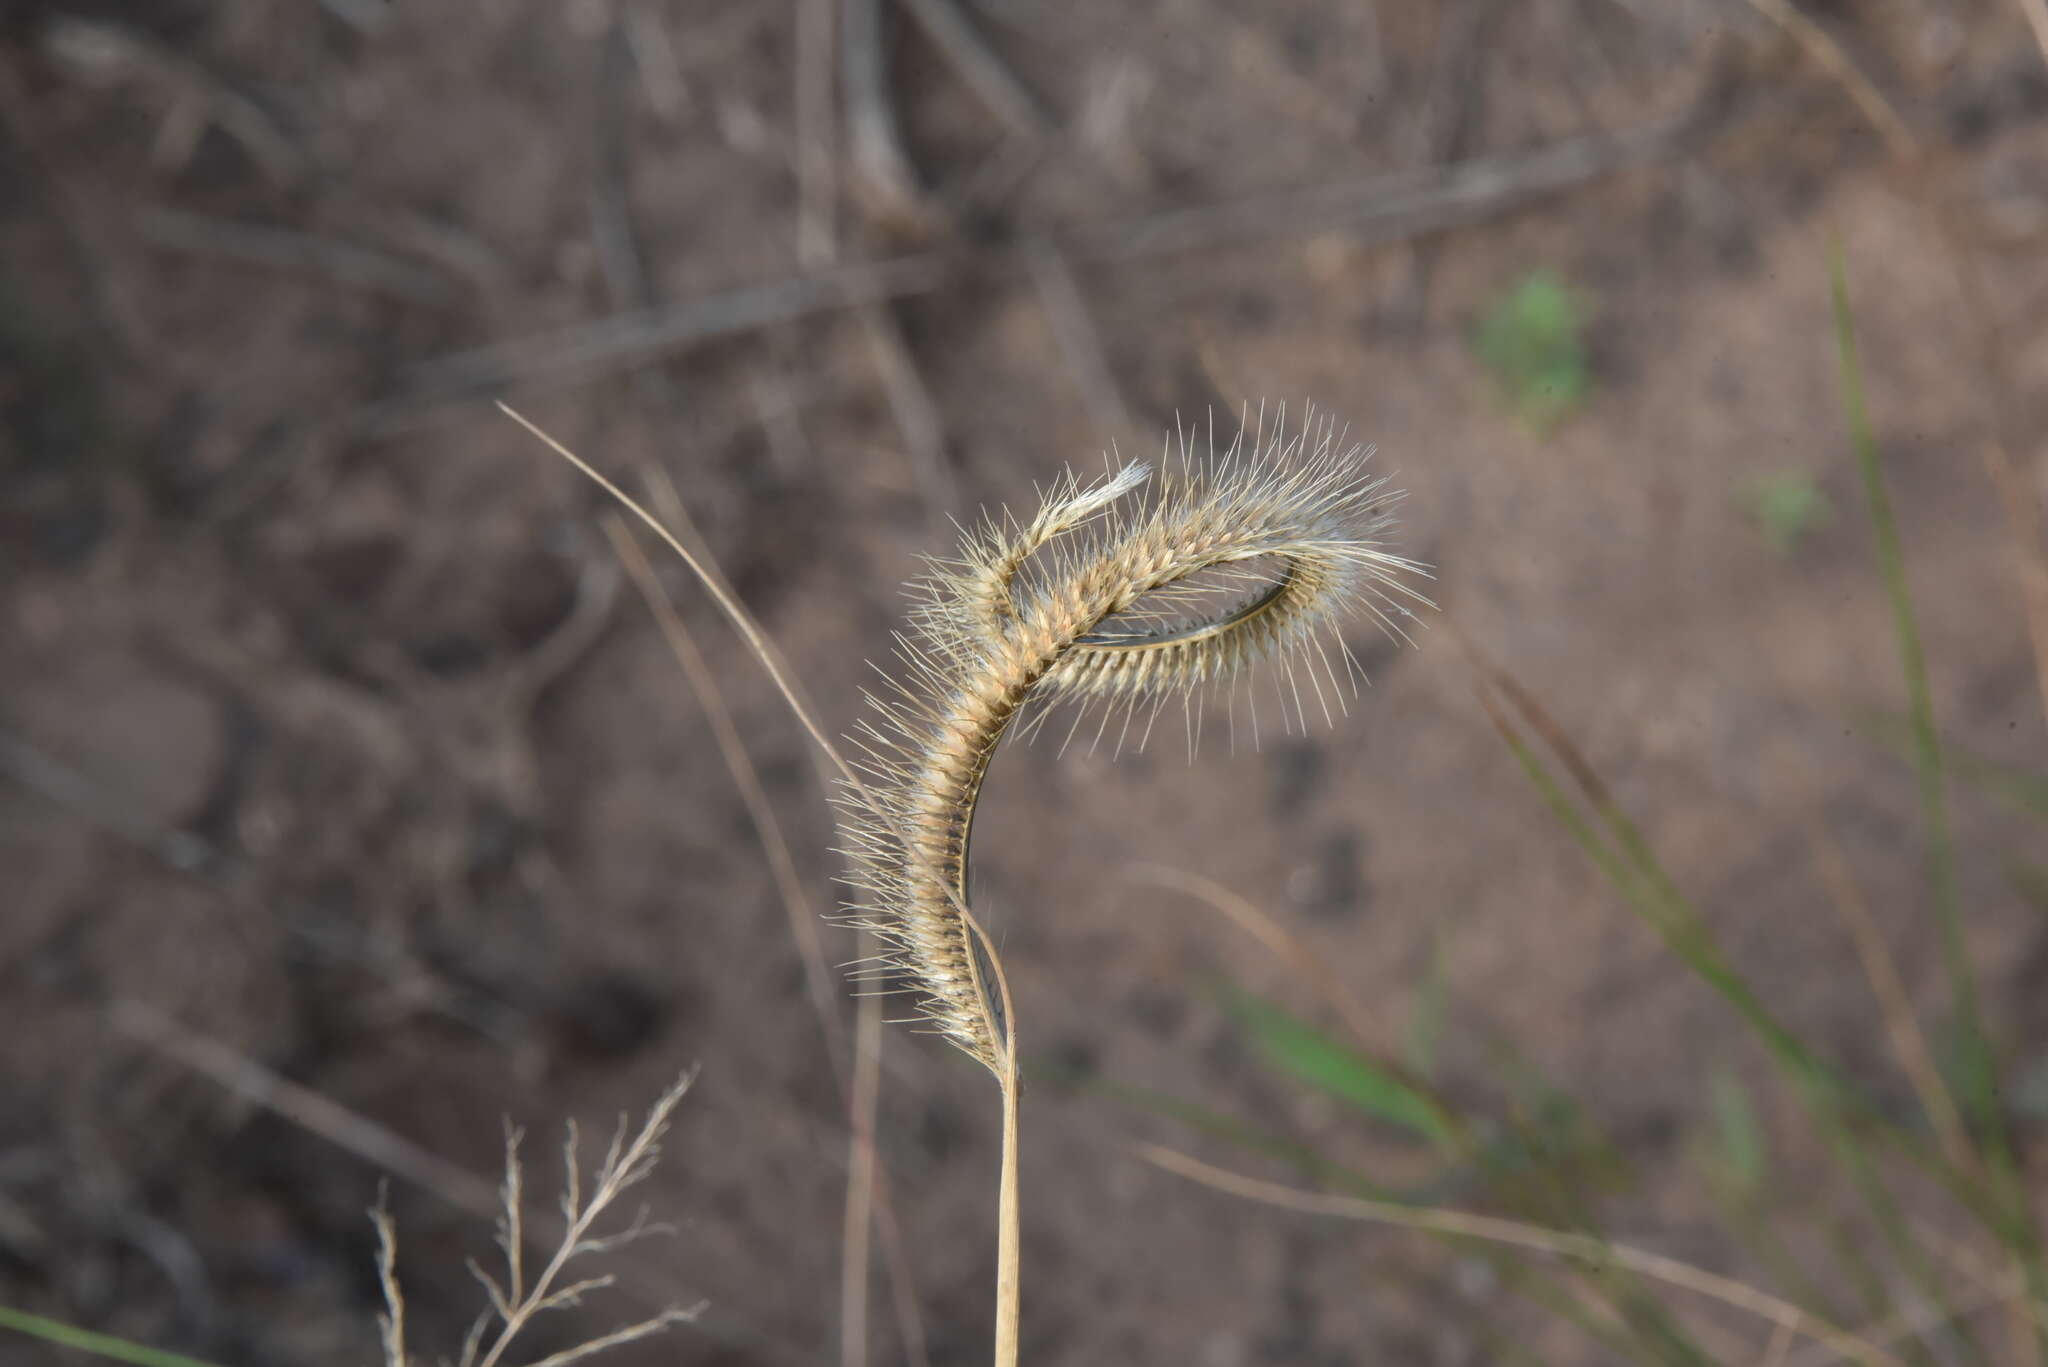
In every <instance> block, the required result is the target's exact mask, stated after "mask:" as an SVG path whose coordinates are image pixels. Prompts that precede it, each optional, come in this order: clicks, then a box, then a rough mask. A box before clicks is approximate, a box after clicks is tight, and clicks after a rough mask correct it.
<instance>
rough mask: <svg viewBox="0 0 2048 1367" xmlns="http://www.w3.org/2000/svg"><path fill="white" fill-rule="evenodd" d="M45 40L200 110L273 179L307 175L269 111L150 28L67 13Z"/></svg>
mask: <svg viewBox="0 0 2048 1367" xmlns="http://www.w3.org/2000/svg"><path fill="white" fill-rule="evenodd" d="M43 41H44V45H45V47H46V48H47V49H48V50H49V51H50V52H51V53H52V54H54V55H56V56H58V57H60V58H61V59H63V60H64V61H66V62H68V63H71V64H73V65H76V66H78V67H80V68H83V69H86V70H90V71H92V72H94V73H95V74H97V75H116V76H121V75H133V76H139V77H141V78H142V79H143V80H144V81H146V82H149V83H152V84H154V85H156V86H157V87H158V89H159V90H161V91H163V92H165V93H166V94H167V95H168V96H169V97H170V99H171V100H172V101H173V105H174V108H175V107H176V106H179V105H182V106H184V107H186V108H190V109H193V110H196V111H198V116H199V118H201V119H202V120H203V121H204V122H206V123H211V124H213V125H214V126H216V127H218V128H219V129H220V130H221V131H222V132H223V133H226V134H227V135H228V136H229V137H230V138H233V139H234V140H235V141H236V142H238V143H240V144H241V146H242V148H243V150H244V151H246V152H247V153H248V154H249V160H250V161H252V162H254V163H255V164H256V166H257V168H258V169H259V170H261V171H262V172H263V173H264V175H265V176H267V177H269V179H270V180H271V181H272V182H273V183H275V184H278V185H290V184H293V183H296V182H297V181H298V180H299V179H300V177H301V176H302V175H303V174H304V173H305V169H306V161H305V158H304V156H303V155H302V154H301V152H300V150H299V148H298V147H297V146H296V145H295V144H293V142H292V140H291V139H290V138H288V137H287V136H285V134H284V132H283V130H282V129H281V128H280V127H279V126H278V123H277V120H275V119H273V118H272V117H271V116H270V114H269V112H268V111H267V110H265V109H264V108H263V107H262V106H261V105H259V104H258V103H257V102H256V101H255V100H253V99H251V98H250V97H249V96H247V95H245V94H243V93H242V92H241V91H240V90H238V89H236V88H235V87H234V86H232V85H230V84H229V83H228V82H227V81H226V80H224V79H222V78H221V77H220V76H218V75H216V74H215V73H214V72H213V71H211V70H209V69H208V68H207V67H206V66H205V65H204V64H203V63H201V62H199V61H196V60H194V59H193V58H191V57H189V56H187V55H186V54H185V53H183V52H180V51H179V50H178V49H176V48H175V47H172V46H171V45H170V44H168V43H166V42H164V41H162V40H161V39H159V38H157V37H156V36H155V35H154V34H151V33H150V32H149V31H148V30H146V29H143V28H140V27H137V26H135V25H131V24H127V23H122V22H119V21H111V20H100V19H84V18H79V17H77V16H68V17H65V18H61V19H58V20H55V21H53V22H52V23H51V24H50V25H49V26H48V27H47V28H46V29H45V30H44V34H43Z"/></svg>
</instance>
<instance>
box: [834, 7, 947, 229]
mask: <svg viewBox="0 0 2048 1367" xmlns="http://www.w3.org/2000/svg"><path fill="white" fill-rule="evenodd" d="M886 25H887V17H886V15H885V14H884V12H883V8H882V0H841V4H840V9H839V69H840V89H841V92H842V94H843V96H844V98H845V100H846V144H847V153H848V160H849V163H850V164H851V166H852V168H853V172H854V182H855V184H856V185H857V186H858V187H859V189H860V190H861V192H862V195H863V196H864V197H865V199H866V200H867V202H868V205H869V207H870V208H871V209H872V210H873V211H874V212H875V213H876V214H877V215H878V216H879V217H881V218H882V219H883V220H884V221H885V222H887V223H889V224H892V225H893V226H896V227H898V228H902V229H906V230H910V231H914V232H918V233H922V232H924V231H926V230H928V229H929V228H930V227H931V226H932V224H933V221H934V217H935V215H934V211H933V208H932V205H931V201H930V199H929V197H928V196H927V195H926V194H925V191H924V186H923V184H922V183H921V182H920V181H919V179H918V175H917V168H916V167H915V166H913V165H912V164H911V161H910V155H909V153H907V152H905V151H904V150H903V132H902V129H901V128H900V127H899V126H898V124H897V121H896V105H895V102H894V101H893V100H891V99H890V98H889V43H888V34H887V32H886Z"/></svg>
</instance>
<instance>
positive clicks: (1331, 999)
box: [1129, 864, 1384, 1046]
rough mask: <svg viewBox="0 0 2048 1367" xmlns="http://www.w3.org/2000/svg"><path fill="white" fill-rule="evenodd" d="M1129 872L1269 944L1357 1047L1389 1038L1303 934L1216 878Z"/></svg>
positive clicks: (1160, 869)
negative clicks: (1340, 1020)
mask: <svg viewBox="0 0 2048 1367" xmlns="http://www.w3.org/2000/svg"><path fill="white" fill-rule="evenodd" d="M1129 873H1130V876H1131V877H1132V878H1133V879H1135V880H1137V881H1138V882H1142V883H1151V884H1154V885H1155V886H1158V887H1162V888H1171V889H1173V890H1174V891H1176V892H1184V893H1186V894H1187V895H1188V896H1190V897H1193V898H1195V899H1196V900H1198V901H1200V902H1203V903H1206V904H1207V905H1208V906H1209V907H1210V908H1212V909H1213V910H1214V911H1215V912H1216V913H1217V914H1218V915H1220V916H1222V917H1223V918H1224V919H1225V920H1228V921H1229V922H1230V923H1231V924H1232V925H1235V926H1236V927H1237V928H1238V929H1239V930H1242V931H1243V932H1244V933H1245V934H1247V935H1249V936H1251V937H1252V938H1253V939H1254V940H1257V941H1258V942H1259V943H1260V944H1262V945H1264V946H1265V947H1266V948H1267V950H1269V951H1270V952H1271V953H1272V955H1273V957H1274V958H1276V959H1279V960H1280V961H1281V962H1282V963H1284V964H1286V965H1287V966H1288V967H1289V968H1291V969H1293V970H1294V971H1295V972H1296V973H1298V974H1299V975H1300V976H1301V980H1302V981H1303V982H1305V983H1308V984H1309V985H1310V986H1312V987H1314V988H1315V990H1316V991H1317V992H1319V993H1321V994H1322V997H1323V1000H1324V1001H1326V1002H1328V1003H1329V1005H1330V1009H1331V1010H1333V1011H1335V1012H1336V1013H1337V1014H1338V1016H1340V1017H1342V1018H1343V1021H1344V1026H1345V1028H1346V1029H1347V1030H1349V1031H1350V1032H1351V1035H1352V1038H1353V1039H1354V1040H1355V1041H1356V1042H1357V1043H1359V1044H1363V1045H1368V1046H1370V1045H1371V1044H1372V1043H1373V1041H1375V1040H1378V1039H1381V1038H1383V1037H1384V1036H1383V1035H1382V1033H1381V1031H1380V1029H1379V1027H1378V1023H1377V1022H1375V1021H1374V1020H1373V1018H1372V1014H1371V1013H1370V1012H1369V1011H1367V1010H1366V1009H1365V1003H1363V1002H1361V1001H1359V1000H1358V999H1357V998H1356V997H1354V996H1352V995H1351V993H1350V992H1349V991H1347V990H1346V989H1345V987H1344V984H1343V983H1342V982H1341V981H1339V979H1338V977H1337V975H1336V974H1335V973H1333V972H1331V971H1330V964H1329V960H1328V959H1326V958H1323V957H1320V956H1318V955H1317V954H1316V953H1315V951H1313V950H1311V949H1310V948H1309V947H1308V946H1307V945H1306V944H1304V943H1302V940H1301V937H1300V936H1298V935H1296V934H1295V933H1294V932H1293V931H1291V930H1289V929H1288V928H1287V927H1286V926H1284V925H1282V924H1281V923H1280V922H1279V921H1277V920H1275V919H1274V918H1273V917H1271V916H1269V915H1267V914H1266V913H1265V912H1264V911H1261V910H1260V909H1259V908H1258V907H1256V906H1254V905H1252V903H1251V902H1250V901H1248V900H1247V899H1245V898H1243V897H1240V896H1238V895H1237V894H1236V893H1234V892H1232V891H1231V890H1230V889H1229V888H1226V887H1224V886H1223V885H1222V884H1221V883H1219V882H1217V881H1216V880H1215V879H1213V878H1204V877H1203V876H1202V875H1200V874H1197V873H1188V872H1186V871H1184V870H1181V869H1171V868H1167V867H1166V866H1164V865H1162V864H1136V865H1133V866H1132V867H1131V869H1130V870H1129Z"/></svg>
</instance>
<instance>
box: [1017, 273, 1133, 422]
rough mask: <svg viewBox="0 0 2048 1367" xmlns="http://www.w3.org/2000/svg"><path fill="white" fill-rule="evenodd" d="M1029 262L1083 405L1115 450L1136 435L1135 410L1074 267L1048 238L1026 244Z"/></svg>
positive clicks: (1033, 280)
mask: <svg viewBox="0 0 2048 1367" xmlns="http://www.w3.org/2000/svg"><path fill="white" fill-rule="evenodd" d="M1024 263H1025V269H1026V270H1028V271H1029V272H1030V274H1031V282H1032V284H1033V285H1035V286H1036V287H1037V289H1038V298H1039V301H1040V303H1042V304H1043V305H1044V306H1045V314H1046V317H1047V319H1048V320H1049V321H1050V322H1051V323H1052V335H1053V340H1054V341H1055V342H1057V343H1058V344H1059V348H1060V355H1061V356H1062V357H1064V358H1065V359H1066V362H1067V370H1068V372H1069V373H1070V374H1072V375H1073V377H1074V384H1075V386H1076V387H1077V388H1078V389H1079V390H1080V391H1081V401H1082V402H1083V403H1085V404H1086V405H1087V406H1088V414H1089V416H1090V417H1092V418H1093V419H1094V420H1095V426H1096V430H1097V431H1098V432H1099V433H1100V434H1101V435H1102V437H1103V439H1104V440H1105V441H1107V442H1109V443H1110V444H1111V445H1112V446H1114V445H1115V444H1116V441H1117V439H1118V438H1129V437H1132V436H1134V435H1136V433H1137V427H1136V425H1135V424H1134V423H1133V422H1132V421H1131V410H1130V406H1129V405H1128V404H1126V403H1125V402H1124V396H1123V391H1122V390H1121V389H1119V388H1118V386H1117V382H1116V376H1115V375H1114V374H1113V373H1112V372H1111V370H1110V368H1109V356H1108V353H1106V352H1105V351H1104V350H1103V348H1102V334H1101V333H1100V332H1099V331H1097V330H1096V327H1095V320H1094V319H1093V318H1092V317H1090V316H1089V313H1088V305H1087V302H1086V301H1085V300H1084V299H1083V298H1082V297H1081V289H1080V286H1079V285H1078V284H1076V283H1075V281H1074V270H1073V267H1072V266H1071V265H1069V264H1068V262H1067V258H1066V257H1065V255H1064V254H1062V253H1061V251H1060V249H1059V248H1058V247H1056V246H1054V245H1053V244H1052V243H1051V242H1049V241H1046V240H1044V239H1040V240H1038V241H1035V242H1031V243H1029V244H1027V245H1026V247H1025V249H1024Z"/></svg>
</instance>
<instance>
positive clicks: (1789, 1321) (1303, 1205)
mask: <svg viewBox="0 0 2048 1367" xmlns="http://www.w3.org/2000/svg"><path fill="white" fill-rule="evenodd" d="M1137 1153H1138V1156H1139V1157H1140V1158H1143V1159H1144V1160H1145V1161H1146V1162H1148V1163H1152V1164H1154V1165H1156V1166H1158V1167H1161V1168H1164V1169H1165V1170H1166V1171H1168V1172H1171V1173H1176V1174H1178V1175H1179V1176H1182V1177H1185V1178H1187V1179H1188V1180H1190V1181H1193V1182H1199V1183H1201V1184H1202V1185H1203V1186H1207V1187H1213V1188H1215V1189H1216V1190H1218V1191H1226V1192H1229V1193H1231V1194H1232V1195H1234V1196H1242V1197H1245V1198H1246V1199H1248V1200H1253V1201H1259V1202H1263V1203H1264V1204H1266V1205H1270V1206H1278V1207H1280V1208H1282V1209H1284V1210H1298V1211H1302V1212H1305V1213H1308V1214H1313V1215H1335V1216H1339V1217H1342V1218H1344V1219H1349V1220H1366V1221H1371V1222H1373V1223H1375V1224H1387V1225H1398V1226H1400V1227H1402V1228H1404V1229H1418V1230H1424V1231H1426V1232H1429V1233H1432V1234H1444V1235H1451V1236H1454V1237H1457V1238H1466V1239H1482V1240H1486V1241H1488V1242H1490V1243H1497V1244H1507V1245H1510V1246H1512V1247H1515V1248H1523V1249H1528V1250H1531V1251H1532V1252H1537V1253H1545V1254H1549V1255H1551V1256H1553V1257H1559V1258H1568V1259H1575V1260H1578V1261H1582V1262H1587V1263H1591V1264H1593V1265H1596V1266H1597V1265H1600V1264H1604V1263H1616V1264H1619V1265H1620V1266H1623V1267H1626V1268H1628V1269H1629V1270H1631V1271H1633V1272H1639V1273H1641V1274H1642V1275H1643V1276H1646V1277H1654V1278H1656V1279H1657V1280H1658V1281H1661V1282H1665V1283H1667V1284H1669V1285H1671V1286H1676V1287H1682V1288H1683V1289H1685V1290H1687V1291H1692V1292H1694V1293H1696V1294H1698V1295H1701V1296H1705V1297H1707V1298H1709V1299H1711V1300H1716V1301H1720V1302H1721V1303H1722V1304H1724V1305H1731V1306H1734V1307H1735V1308H1737V1309H1739V1310H1746V1311H1748V1312H1749V1313H1751V1314H1753V1315H1758V1316H1761V1317H1762V1318H1764V1319H1766V1320H1768V1321H1770V1322H1771V1323H1772V1324H1773V1325H1775V1326H1776V1327H1777V1330H1778V1331H1779V1332H1781V1333H1784V1334H1787V1335H1798V1336H1801V1337H1804V1338H1808V1339H1811V1340H1813V1341H1814V1342H1815V1343H1817V1344H1820V1345H1823V1346H1825V1347H1826V1348H1827V1349H1828V1350H1829V1351H1831V1352H1833V1353H1835V1354H1837V1355H1839V1357H1841V1358H1848V1359H1851V1360H1853V1361H1856V1362H1860V1363H1862V1364H1864V1367H1906V1365H1905V1363H1904V1362H1903V1361H1902V1360H1901V1359H1900V1358H1898V1357H1897V1356H1895V1355H1894V1354H1892V1353H1890V1352H1887V1351H1886V1350H1885V1349H1883V1348H1881V1347H1879V1346H1877V1345H1876V1344H1875V1343H1872V1342H1870V1341H1869V1340H1867V1339H1863V1338H1859V1337H1857V1336H1856V1335H1854V1334H1850V1333H1847V1332H1845V1331H1843V1330H1841V1329H1837V1328H1835V1327H1834V1326H1833V1325H1830V1324H1828V1323H1827V1322H1826V1321H1825V1320H1822V1319H1821V1318H1819V1317H1818V1316H1816V1315H1814V1314H1813V1313H1811V1312H1810V1311H1807V1310H1802V1309H1801V1308H1800V1307H1798V1306H1796V1305H1794V1304H1792V1303H1791V1302H1790V1301H1786V1300H1783V1299H1780V1298H1779V1297H1777V1296H1773V1295H1771V1294H1770V1293H1768V1292H1765V1291H1759V1290H1757V1289H1756V1288H1755V1287H1753V1286H1749V1285H1746V1284H1744V1283H1742V1282H1738V1281H1734V1280H1731V1279H1730V1278H1727V1277H1723V1276H1719V1275H1717V1274H1715V1273H1712V1272H1709V1271H1707V1270H1706V1269H1705V1268H1700V1267H1694V1266H1693V1265H1692V1264H1691V1263H1684V1262H1680V1261H1678V1260H1677V1259H1676V1258H1668V1257H1666V1256H1664V1255H1663V1254H1661V1253H1652V1252H1650V1251H1649V1250H1648V1249H1641V1248H1632V1247H1630V1246H1629V1245H1627V1244H1617V1243H1612V1242H1609V1241H1608V1240H1606V1239H1603V1238H1599V1237H1597V1236H1595V1235H1590V1234H1577V1233H1572V1232H1570V1231H1567V1230H1558V1229H1545V1228H1543V1227H1542V1226H1541V1225H1532V1224H1528V1223H1525V1222H1523V1221H1520V1220H1504V1219H1501V1218H1499V1217H1498V1216H1492V1215H1473V1214H1470V1213H1468V1212H1465V1211H1458V1210H1441V1209H1437V1208H1433V1207H1427V1206H1406V1205H1400V1204H1398V1203H1396V1202H1392V1201H1373V1200H1367V1199H1365V1198H1362V1197H1355V1196H1330V1195H1325V1194H1323V1193H1321V1192H1314V1191H1297V1190H1295V1189H1294V1188H1293V1187H1285V1186H1281V1185H1280V1184H1278V1183H1276V1182H1262V1181H1260V1180H1259V1179H1257V1178H1254V1177H1246V1176H1244V1175H1243V1174H1241V1173H1235V1172H1230V1171H1228V1170H1227V1169H1224V1168H1218V1167H1212V1166H1211V1165H1209V1164H1207V1163H1204V1162H1202V1161H1200V1160H1199V1159H1196V1158H1191V1157H1189V1156H1188V1155H1187V1154H1184V1153H1181V1152H1180V1151H1179V1150H1177V1149H1169V1148H1166V1147H1164V1146H1163V1145H1159V1144H1141V1145H1139V1146H1138V1148H1137Z"/></svg>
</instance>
